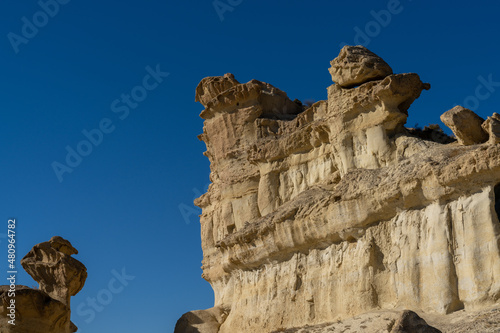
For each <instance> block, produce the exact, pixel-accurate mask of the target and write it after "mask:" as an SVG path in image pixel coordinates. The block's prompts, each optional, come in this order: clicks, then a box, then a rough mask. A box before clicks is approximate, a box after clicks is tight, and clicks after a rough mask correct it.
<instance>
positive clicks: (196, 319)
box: [174, 308, 227, 333]
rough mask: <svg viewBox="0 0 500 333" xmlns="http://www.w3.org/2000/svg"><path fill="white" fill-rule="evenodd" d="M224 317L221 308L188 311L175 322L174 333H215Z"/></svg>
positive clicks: (224, 314) (225, 314)
mask: <svg viewBox="0 0 500 333" xmlns="http://www.w3.org/2000/svg"><path fill="white" fill-rule="evenodd" d="M226 317H227V313H226V312H225V311H224V310H223V309H221V308H211V309H208V310H197V311H190V312H188V313H185V314H184V315H183V316H182V317H181V318H180V319H179V320H178V321H177V324H176V325H175V330H174V333H199V332H203V333H217V332H219V328H220V325H221V324H222V323H223V322H224V320H225V319H226Z"/></svg>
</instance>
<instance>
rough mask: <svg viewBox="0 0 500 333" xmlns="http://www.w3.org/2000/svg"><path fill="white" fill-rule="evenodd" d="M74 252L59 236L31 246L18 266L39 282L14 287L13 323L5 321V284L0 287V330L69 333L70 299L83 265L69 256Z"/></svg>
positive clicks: (7, 301) (81, 277) (80, 279)
mask: <svg viewBox="0 0 500 333" xmlns="http://www.w3.org/2000/svg"><path fill="white" fill-rule="evenodd" d="M73 254H78V251H77V250H76V249H75V248H74V247H73V246H72V245H71V243H70V242H69V241H67V240H65V239H63V238H62V237H59V236H54V237H52V238H51V239H50V241H48V242H43V243H40V244H37V245H35V246H34V247H33V248H32V249H31V251H30V252H29V253H28V254H27V255H26V256H25V257H24V258H23V259H22V260H21V265H22V266H23V267H24V269H25V270H26V271H27V272H28V274H30V275H31V277H32V278H33V279H34V280H35V281H36V282H38V283H39V289H32V288H29V287H26V286H19V285H18V286H16V291H15V298H14V299H15V302H16V321H15V324H16V325H11V324H9V323H8V322H7V319H8V317H7V316H6V313H7V311H8V310H7V307H8V305H9V304H10V299H11V298H12V297H9V295H8V291H9V286H0V299H1V302H2V303H1V307H0V314H1V319H0V332H1V333H10V332H12V333H73V332H76V331H77V327H76V326H75V325H74V324H73V323H72V322H71V320H70V318H71V309H70V298H71V296H74V295H76V294H77V293H78V292H79V291H80V290H81V289H82V288H83V285H84V284H85V280H86V278H87V269H86V267H85V266H84V265H83V264H82V263H81V262H79V261H78V260H76V259H74V258H73V257H71V255H73Z"/></svg>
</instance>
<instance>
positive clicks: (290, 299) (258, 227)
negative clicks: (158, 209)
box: [176, 46, 500, 333]
mask: <svg viewBox="0 0 500 333" xmlns="http://www.w3.org/2000/svg"><path fill="white" fill-rule="evenodd" d="M331 65H332V66H331V68H330V73H331V75H332V79H333V81H334V82H336V84H333V85H331V86H330V87H329V88H328V100H326V101H320V102H317V103H315V104H314V105H312V106H311V107H309V108H305V107H304V106H303V105H302V104H301V103H300V102H298V101H291V100H290V99H289V98H288V97H287V95H286V94H285V93H284V92H282V91H281V90H279V89H277V88H275V87H273V86H272V85H270V84H267V83H263V82H260V81H257V80H252V81H250V82H248V83H244V84H241V83H239V82H238V81H237V80H236V79H235V77H234V76H233V75H232V74H226V75H224V76H222V77H209V78H205V79H203V80H202V81H201V83H200V84H199V86H198V87H197V89H196V100H197V101H199V102H201V103H202V104H203V105H204V106H205V110H203V112H202V113H201V117H202V118H203V119H204V120H205V121H204V128H203V134H201V135H200V139H201V140H203V141H204V142H205V143H206V146H207V151H206V152H205V155H206V156H207V157H208V159H209V160H210V168H211V173H210V179H211V182H212V184H211V185H210V187H209V189H208V191H207V193H205V194H204V195H202V196H201V197H200V198H198V199H197V200H196V202H195V203H196V204H197V205H198V206H199V207H201V208H202V210H203V213H202V215H201V218H200V222H201V237H202V248H203V254H204V257H203V267H202V268H203V277H204V278H205V279H206V280H207V281H208V282H209V283H210V284H211V285H212V288H213V290H214V293H215V305H214V308H212V309H209V310H200V311H193V312H190V313H188V314H186V315H184V316H183V317H182V318H181V319H180V320H179V322H178V324H177V327H176V332H201V333H205V332H221V333H235V332H239V333H245V332H273V331H284V330H286V329H292V328H294V327H306V325H309V326H308V327H313V326H315V325H316V326H317V327H326V326H324V325H325V324H326V323H332V322H335V321H338V320H344V319H347V318H351V317H354V316H356V315H360V314H363V313H368V312H372V313H373V312H374V311H379V310H380V311H381V310H384V311H395V310H398V311H399V310H402V309H411V310H414V311H417V312H419V313H420V314H429V315H446V314H450V313H453V312H456V311H461V313H462V312H464V311H465V312H467V313H469V312H471V311H479V310H483V309H487V308H490V307H494V306H498V305H500V304H499V300H500V251H499V249H500V223H499V218H498V215H499V214H500V185H499V184H500V145H499V144H498V143H499V142H500V117H499V116H498V114H494V115H493V116H492V117H489V118H488V119H487V120H484V119H482V118H480V117H478V116H477V115H475V114H474V113H473V112H472V111H470V110H467V109H464V108H461V107H457V108H454V109H452V110H450V111H448V112H446V113H445V114H443V117H442V119H443V122H445V124H446V125H447V126H449V127H450V128H451V129H452V130H453V132H454V134H455V136H456V137H457V139H458V141H455V140H453V139H452V138H450V137H448V136H446V135H445V134H444V133H442V131H439V129H437V128H436V127H430V128H426V129H425V130H424V131H418V130H409V129H407V128H405V127H404V124H405V122H406V119H407V116H408V110H409V108H410V105H411V104H412V103H413V102H414V100H415V99H417V98H418V97H419V96H420V94H421V93H422V91H423V90H427V89H429V88H430V85H429V84H427V83H423V82H422V81H421V80H420V78H419V76H418V75H417V74H414V73H409V74H393V71H392V69H391V68H390V66H389V65H388V64H387V63H386V62H384V61H383V60H382V59H381V58H379V57H378V56H377V55H375V54H373V53H372V52H370V51H368V50H367V49H366V48H364V47H361V46H357V47H352V46H346V47H344V48H343V49H342V51H341V52H340V55H339V56H338V57H337V58H336V59H334V60H333V61H332V63H331ZM425 131H427V134H426V135H422V134H423V133H424V132H425ZM448 142H452V143H448ZM444 143H447V144H444ZM398 313H399V315H397V316H396V317H394V315H388V318H389V319H387V320H388V322H390V325H389V324H381V325H382V326H381V327H383V328H381V330H380V332H383V331H384V330H385V331H387V332H389V331H390V330H392V331H393V332H396V328H394V327H395V323H396V321H397V320H398V316H400V318H399V319H400V320H402V322H404V320H406V319H404V318H413V317H411V315H408V313H410V312H403V313H401V312H398ZM405 313H406V314H405ZM391 316H392V317H391ZM401 316H402V317H401ZM381 318H382V317H381ZM497 319H498V317H497ZM381 320H382V319H381ZM416 322H417V323H420V322H418V320H417V321H416ZM436 322H439V321H436ZM424 323H425V322H424ZM420 324H422V323H420ZM420 324H418V325H420ZM497 324H498V326H496V324H495V325H494V326H496V327H493V329H498V328H499V327H500V323H498V322H497ZM318 325H320V326H318ZM321 325H323V326H321ZM384 325H385V326H384ZM361 326H363V325H361ZM396 326H397V325H396ZM401 327H402V326H401ZM365 329H366V330H365V331H366V332H376V331H377V330H375V328H373V327H371V328H370V327H366V325H365ZM426 329H428V330H429V332H431V330H432V328H430V327H427V328H426ZM308 331H310V332H313V331H314V332H316V331H315V330H313V328H311V329H310V330H308V329H305V330H302V331H301V332H308ZM326 331H328V330H325V332H326ZM330 331H332V332H333V329H332V330H330ZM361 331H363V330H362V329H361V330H360V332H361ZM402 331H404V330H403V329H402V330H400V331H398V332H402ZM410 331H411V330H410ZM414 331H415V332H416V331H417V330H414ZM297 332H298V331H297ZM317 332H322V331H321V330H318V331H317ZM422 332H424V331H422ZM485 332H486V330H485ZM491 332H494V331H491Z"/></svg>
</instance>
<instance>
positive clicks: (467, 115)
mask: <svg viewBox="0 0 500 333" xmlns="http://www.w3.org/2000/svg"><path fill="white" fill-rule="evenodd" d="M441 121H442V122H443V123H444V124H445V125H446V126H448V127H449V128H450V129H451V130H452V132H453V134H455V136H456V137H457V140H458V142H459V143H460V144H462V145H464V146H469V145H475V144H479V143H484V142H486V141H487V140H488V134H486V132H485V131H484V130H483V128H482V127H481V125H482V124H483V122H484V119H483V118H481V117H479V116H478V115H477V114H475V113H474V112H473V111H471V110H469V109H466V108H464V107H462V106H460V105H457V106H455V107H454V108H453V109H451V110H448V111H446V112H445V113H443V114H442V115H441Z"/></svg>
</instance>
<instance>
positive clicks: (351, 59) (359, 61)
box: [330, 45, 392, 88]
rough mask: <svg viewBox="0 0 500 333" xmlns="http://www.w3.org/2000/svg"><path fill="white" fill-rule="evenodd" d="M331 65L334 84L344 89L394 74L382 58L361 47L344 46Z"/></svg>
mask: <svg viewBox="0 0 500 333" xmlns="http://www.w3.org/2000/svg"><path fill="white" fill-rule="evenodd" d="M330 64H331V67H330V74H331V75H332V80H333V82H336V83H337V84H338V85H340V86H341V87H343V88H351V87H355V86H358V85H361V84H363V83H366V82H369V81H373V80H381V79H383V78H385V77H386V76H388V75H391V74H392V68H391V67H390V66H389V65H388V64H387V63H386V62H385V61H384V60H383V59H382V58H380V57H379V56H377V55H376V54H375V53H373V52H371V51H370V50H368V49H367V48H366V47H364V46H360V45H358V46H349V45H346V46H344V47H343V48H342V50H341V51H340V54H339V56H338V57H337V58H335V59H333V60H332V61H331V63H330Z"/></svg>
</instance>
